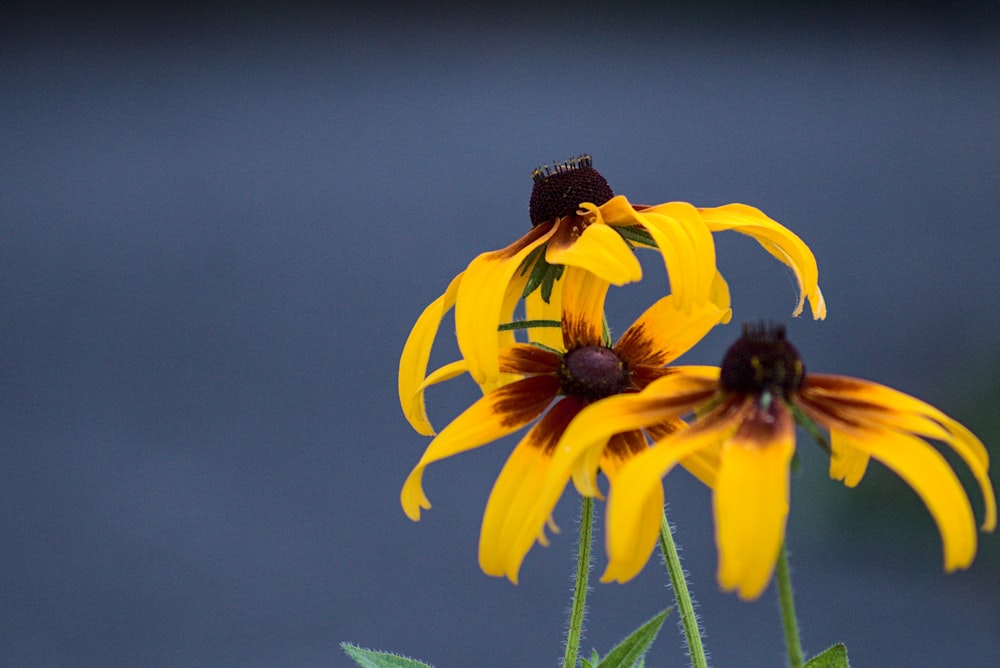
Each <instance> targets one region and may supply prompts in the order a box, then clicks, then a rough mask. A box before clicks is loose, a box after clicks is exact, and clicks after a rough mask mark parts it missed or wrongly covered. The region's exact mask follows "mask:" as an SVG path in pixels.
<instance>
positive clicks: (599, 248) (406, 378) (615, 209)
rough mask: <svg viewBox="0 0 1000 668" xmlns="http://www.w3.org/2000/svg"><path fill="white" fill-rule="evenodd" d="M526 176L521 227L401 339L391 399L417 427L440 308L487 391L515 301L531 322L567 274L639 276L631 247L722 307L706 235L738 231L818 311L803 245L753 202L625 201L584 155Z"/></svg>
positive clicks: (694, 294) (545, 311) (692, 294)
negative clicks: (451, 315) (791, 278)
mask: <svg viewBox="0 0 1000 668" xmlns="http://www.w3.org/2000/svg"><path fill="white" fill-rule="evenodd" d="M532 178H533V180H534V187H533V189H532V193H531V199H530V205H529V214H530V218H531V224H532V227H531V229H530V230H529V231H528V232H527V233H526V234H525V235H524V236H522V237H521V238H520V239H518V240H517V241H515V242H514V243H512V244H511V245H509V246H507V247H506V248H503V249H501V250H497V251H492V252H487V253H483V254H481V255H479V256H478V257H476V258H475V259H474V260H473V261H472V262H471V263H470V264H469V265H468V267H467V268H466V269H465V270H464V271H463V272H462V273H460V274H459V275H458V276H456V277H455V278H454V279H453V280H452V281H451V283H450V285H449V286H448V288H447V290H445V292H444V294H442V295H441V296H440V297H438V298H437V299H435V300H434V301H433V302H431V304H430V305H428V306H427V308H425V309H424V311H423V313H421V315H420V317H419V318H418V319H417V322H416V324H415V325H414V326H413V329H412V330H411V332H410V335H409V337H408V339H407V341H406V344H405V346H404V348H403V353H402V355H401V357H400V364H399V400H400V405H401V406H402V409H403V413H404V415H405V416H406V418H407V420H408V421H409V422H410V424H411V425H412V426H413V427H414V429H416V430H417V431H418V432H419V433H421V434H425V435H432V434H433V433H434V430H433V428H432V427H431V425H430V422H429V421H428V419H427V413H426V409H425V406H424V396H423V390H422V387H424V386H425V380H426V373H427V364H428V360H429V359H430V353H431V347H432V346H433V343H434V341H435V339H436V338H437V332H438V328H439V326H440V323H441V320H442V319H443V318H444V316H445V315H446V314H447V312H448V311H450V310H451V309H452V308H453V307H454V309H455V332H456V338H457V341H458V346H459V350H460V351H461V354H462V357H463V359H464V361H465V364H466V365H467V369H468V371H469V373H470V374H471V375H472V377H473V379H475V381H476V382H477V383H478V384H479V385H480V386H481V387H482V389H483V391H484V392H488V391H490V390H492V389H495V388H496V387H497V386H498V385H500V384H501V383H503V382H504V376H503V374H502V373H501V370H500V366H499V363H498V360H499V355H498V352H499V350H500V348H501V347H504V346H507V345H510V344H511V343H513V342H514V335H513V333H512V332H510V331H498V327H499V326H500V325H501V324H502V323H505V322H507V321H509V320H510V319H511V316H512V314H513V312H514V309H515V307H516V306H517V304H518V302H520V301H521V300H522V299H523V300H524V303H525V313H526V318H527V320H529V321H532V320H556V321H558V320H559V319H560V318H561V293H562V285H563V283H564V281H565V276H566V272H567V271H573V270H575V271H586V272H590V273H592V274H594V275H595V276H597V277H598V278H600V279H602V280H604V281H607V282H608V283H610V284H612V285H623V284H626V283H631V282H634V281H638V280H640V279H641V278H642V268H641V267H640V265H639V262H638V260H637V259H636V257H635V254H634V248H635V247H646V248H655V249H657V250H658V251H659V252H660V254H661V256H662V257H663V260H664V263H665V265H666V268H667V274H668V278H669V281H670V289H671V293H672V294H673V296H674V299H675V302H676V304H677V306H678V307H679V308H681V309H682V310H684V311H685V312H690V311H691V309H692V308H695V307H700V306H703V305H704V304H705V303H706V302H708V301H712V302H714V303H715V304H716V305H717V306H719V307H720V308H722V309H724V310H725V309H728V308H729V290H728V287H727V286H726V283H725V281H724V280H723V279H722V276H721V275H720V274H719V272H718V270H717V268H716V266H715V245H714V242H713V240H712V232H719V231H723V230H735V231H737V232H740V233H742V234H746V235H748V236H750V237H752V238H754V239H756V240H757V241H759V242H760V243H761V245H763V246H764V248H765V249H766V250H767V251H768V252H770V253H771V254H772V255H774V256H775V257H776V258H778V259H779V260H781V261H782V262H783V263H784V264H786V265H788V266H789V267H790V268H791V269H792V271H793V272H794V274H795V276H796V279H797V281H798V284H799V293H800V294H799V301H798V305H797V307H796V309H795V315H798V314H799V313H800V312H801V311H802V308H803V304H804V302H805V301H806V300H807V299H808V300H809V302H810V305H811V307H812V312H813V316H814V317H815V318H824V317H826V304H825V302H824V300H823V295H822V292H820V289H819V285H818V277H819V274H818V270H817V268H816V260H815V258H814V257H813V254H812V252H811V251H810V250H809V247H808V246H806V245H805V243H803V242H802V240H801V239H799V237H797V236H796V235H795V234H793V233H792V232H791V231H789V230H788V229H787V228H785V227H784V226H782V225H780V224H779V223H777V222H775V221H774V220H772V219H770V218H768V217H767V216H766V215H765V214H763V213H762V212H761V211H759V210H758V209H755V208H753V207H749V206H746V205H743V204H729V205H726V206H721V207H716V208H704V209H697V208H695V207H694V206H692V205H691V204H688V203H686V202H668V203H665V204H659V205H656V206H639V205H635V206H633V205H632V204H630V203H629V201H628V200H627V199H626V198H625V197H624V196H622V195H618V196H616V195H615V194H614V192H613V191H612V189H611V187H610V186H609V185H608V182H607V181H606V180H605V179H604V177H603V176H601V175H600V173H598V172H597V170H595V169H594V168H593V165H592V161H591V159H590V156H586V155H584V156H580V157H578V158H574V159H572V160H568V161H566V162H562V163H557V164H556V165H555V166H553V167H548V166H545V167H540V168H538V169H536V170H535V171H534V172H533V173H532ZM543 336H544V334H543ZM541 342H543V343H544V342H545V341H544V340H542V341H541Z"/></svg>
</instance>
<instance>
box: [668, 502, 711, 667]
mask: <svg viewBox="0 0 1000 668" xmlns="http://www.w3.org/2000/svg"><path fill="white" fill-rule="evenodd" d="M660 550H662V551H663V559H664V560H665V561H666V563H667V573H669V574H670V584H671V585H673V588H674V598H676V599H677V607H678V608H679V609H680V613H681V622H682V623H683V624H684V636H685V639H686V640H687V646H688V655H689V656H690V657H691V666H692V668H707V666H708V662H707V661H706V660H705V648H704V647H702V645H701V629H700V628H698V617H697V616H696V615H695V614H694V604H693V603H692V601H691V594H690V592H688V586H687V580H686V579H685V578H684V568H683V567H682V566H681V558H680V555H679V554H677V546H676V545H674V537H673V533H672V532H671V530H670V523H669V522H668V521H667V510H666V508H664V509H663V516H662V518H661V519H660Z"/></svg>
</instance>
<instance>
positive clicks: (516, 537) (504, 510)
mask: <svg viewBox="0 0 1000 668" xmlns="http://www.w3.org/2000/svg"><path fill="white" fill-rule="evenodd" d="M580 406H581V404H580V403H579V402H578V401H577V400H576V399H575V398H573V397H566V398H564V399H562V400H561V401H559V402H558V403H556V404H555V405H554V406H552V408H551V409H550V410H549V412H548V413H546V414H545V416H544V417H543V418H542V419H541V420H539V421H538V423H537V424H535V426H534V427H532V428H531V429H530V430H529V431H528V433H527V434H526V435H525V437H524V438H523V439H522V440H521V442H520V443H518V445H517V446H516V447H515V448H514V452H513V453H511V456H510V458H509V459H508V460H507V463H506V464H505V465H504V467H503V470H502V471H501V472H500V475H499V477H498V478H497V481H496V483H495V484H494V486H493V491H492V492H491V493H490V499H489V501H488V502H487V504H486V512H485V514H484V516H483V527H482V532H481V534H480V539H479V563H480V566H481V567H482V569H483V572H485V573H487V574H489V575H498V576H499V575H503V576H506V577H507V578H508V579H509V580H510V581H511V582H513V583H514V584H517V579H518V572H519V571H520V568H521V563H522V562H523V561H524V557H525V555H526V554H527V553H528V551H529V550H530V549H531V546H532V545H534V543H535V542H536V541H537V542H540V543H542V544H543V545H545V544H547V543H548V540H547V538H546V537H545V527H546V526H547V525H550V523H551V519H550V518H551V515H552V510H553V509H554V508H555V505H556V502H557V501H558V500H559V497H560V496H561V495H562V491H563V490H564V489H565V487H566V483H567V481H568V477H567V476H565V475H563V476H562V477H559V475H558V472H554V471H553V469H552V466H551V460H552V451H553V448H554V446H555V444H556V442H557V441H558V440H559V437H560V436H561V435H562V433H563V431H564V430H565V428H566V424H567V423H569V421H570V420H572V419H573V416H575V415H576V414H577V413H578V412H579V410H580ZM545 490H548V491H549V492H550V493H548V494H546V493H545Z"/></svg>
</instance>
